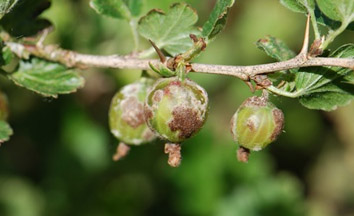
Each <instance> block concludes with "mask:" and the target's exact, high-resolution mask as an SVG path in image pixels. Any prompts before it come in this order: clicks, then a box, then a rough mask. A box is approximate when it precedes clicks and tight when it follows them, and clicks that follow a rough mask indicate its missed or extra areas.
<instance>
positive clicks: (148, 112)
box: [144, 105, 154, 120]
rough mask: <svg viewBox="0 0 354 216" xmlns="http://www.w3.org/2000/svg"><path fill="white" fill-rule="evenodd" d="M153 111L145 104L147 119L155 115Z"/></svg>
mask: <svg viewBox="0 0 354 216" xmlns="http://www.w3.org/2000/svg"><path fill="white" fill-rule="evenodd" d="M153 115H154V114H153V112H152V110H151V109H150V108H149V106H148V105H145V107H144V117H145V120H149V119H151V118H152V117H153Z"/></svg>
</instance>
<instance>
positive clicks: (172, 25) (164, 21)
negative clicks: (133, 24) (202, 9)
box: [138, 3, 200, 56]
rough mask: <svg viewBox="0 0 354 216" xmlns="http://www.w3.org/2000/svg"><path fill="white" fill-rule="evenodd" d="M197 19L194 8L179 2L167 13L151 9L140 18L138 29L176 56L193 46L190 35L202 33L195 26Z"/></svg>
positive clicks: (141, 33) (143, 35)
mask: <svg viewBox="0 0 354 216" xmlns="http://www.w3.org/2000/svg"><path fill="white" fill-rule="evenodd" d="M197 20H198V15H197V13H196V12H195V10H194V9H192V8H191V7H190V6H189V5H187V4H183V3H177V4H174V5H172V6H171V8H170V10H169V11H168V13H166V14H165V13H164V12H163V11H161V10H157V9H154V10H151V11H150V12H149V13H148V14H147V15H146V16H144V17H142V18H141V19H140V20H139V24H138V31H139V34H140V35H141V36H142V37H144V38H146V39H150V40H151V41H153V42H154V43H155V44H156V45H157V47H159V48H160V49H164V50H165V51H166V52H168V53H169V54H170V55H172V56H175V55H177V54H180V53H183V52H185V51H186V50H188V49H189V48H191V47H192V46H193V42H192V40H191V39H190V37H189V35H190V34H195V35H199V34H200V32H199V30H198V29H197V28H196V27H195V26H194V24H195V23H196V22H197Z"/></svg>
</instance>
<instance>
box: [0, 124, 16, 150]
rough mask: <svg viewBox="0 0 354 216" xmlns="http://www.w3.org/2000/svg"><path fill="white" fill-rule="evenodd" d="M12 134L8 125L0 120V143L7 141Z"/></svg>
mask: <svg viewBox="0 0 354 216" xmlns="http://www.w3.org/2000/svg"><path fill="white" fill-rule="evenodd" d="M12 134H13V131H12V129H11V127H10V125H9V124H8V123H7V122H6V121H4V120H0V144H1V143H3V142H6V141H8V140H9V139H10V136H11V135H12Z"/></svg>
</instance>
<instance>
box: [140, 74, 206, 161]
mask: <svg viewBox="0 0 354 216" xmlns="http://www.w3.org/2000/svg"><path fill="white" fill-rule="evenodd" d="M144 110H145V118H146V122H147V124H148V126H149V127H150V128H151V129H152V130H153V131H154V132H155V133H156V134H157V135H158V136H159V137H160V138H162V139H164V140H167V141H169V142H171V143H181V142H182V141H184V140H185V139H187V138H189V137H191V136H193V135H194V134H196V133H197V132H198V131H199V130H200V129H201V127H202V126H203V124H204V122H205V120H206V118H207V112H208V95H207V93H206V91H205V90H204V89H203V88H202V87H200V86H199V85H198V84H196V83H195V82H193V81H191V80H189V79H185V80H184V81H180V80H179V79H178V78H177V77H172V78H161V79H159V80H158V81H157V82H156V83H155V85H154V86H153V88H152V90H151V92H150V93H149V95H148V96H147V99H146V103H145V107H144ZM171 146H178V148H177V149H178V150H180V146H179V144H167V145H166V147H165V152H166V153H169V155H170V159H169V164H170V165H172V164H174V165H179V162H178V163H177V162H175V161H176V160H177V158H179V160H180V158H181V157H180V155H179V156H178V157H176V154H172V153H171V151H170V150H171V149H175V150H176V148H172V147H171ZM174 152H176V151H174ZM177 155H178V154H177ZM170 162H171V163H172V162H173V163H172V164H171V163H170ZM174 165H172V166H174Z"/></svg>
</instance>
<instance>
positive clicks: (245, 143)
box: [231, 96, 284, 162]
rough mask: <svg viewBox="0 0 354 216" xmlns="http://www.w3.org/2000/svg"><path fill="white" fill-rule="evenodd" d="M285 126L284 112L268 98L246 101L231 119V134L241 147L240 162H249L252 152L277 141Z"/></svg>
mask: <svg viewBox="0 0 354 216" xmlns="http://www.w3.org/2000/svg"><path fill="white" fill-rule="evenodd" d="M283 125H284V115H283V112H282V111H281V110H280V109H278V108H277V107H275V105H274V104H272V103H271V102H269V101H268V98H267V97H265V96H262V97H257V96H254V97H250V98H248V99H246V100H245V101H244V102H243V103H242V105H241V106H240V107H239V108H238V110H237V111H236V113H235V114H234V116H233V117H232V119H231V133H232V134H233V138H234V140H235V141H236V142H237V143H238V144H239V145H240V149H239V150H238V151H237V158H238V160H239V161H241V162H247V161H248V157H249V154H250V150H253V151H259V150H261V149H263V148H265V147H266V146H267V145H269V144H270V143H271V142H273V141H275V140H276V139H277V137H278V136H279V135H280V133H281V132H282V130H283Z"/></svg>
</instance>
